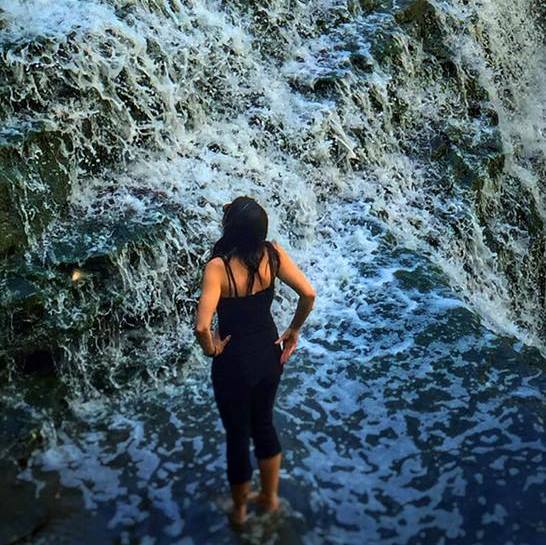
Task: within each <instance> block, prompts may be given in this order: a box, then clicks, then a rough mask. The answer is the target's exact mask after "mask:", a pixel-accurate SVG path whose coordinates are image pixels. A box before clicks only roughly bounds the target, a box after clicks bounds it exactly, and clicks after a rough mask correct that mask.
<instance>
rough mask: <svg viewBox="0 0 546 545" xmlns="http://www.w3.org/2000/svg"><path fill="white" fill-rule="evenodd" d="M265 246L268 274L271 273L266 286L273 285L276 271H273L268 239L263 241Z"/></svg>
mask: <svg viewBox="0 0 546 545" xmlns="http://www.w3.org/2000/svg"><path fill="white" fill-rule="evenodd" d="M265 246H266V248H267V259H268V262H269V274H270V275H271V279H270V281H269V286H268V287H271V286H272V285H273V283H274V282H275V277H276V271H275V268H274V267H273V258H272V256H273V250H272V248H271V242H269V240H266V241H265Z"/></svg>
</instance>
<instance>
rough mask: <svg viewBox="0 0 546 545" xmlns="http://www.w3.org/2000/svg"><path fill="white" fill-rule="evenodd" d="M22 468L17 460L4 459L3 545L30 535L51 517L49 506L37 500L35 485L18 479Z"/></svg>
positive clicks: (0, 470) (0, 471) (0, 489)
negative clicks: (17, 463)
mask: <svg viewBox="0 0 546 545" xmlns="http://www.w3.org/2000/svg"><path fill="white" fill-rule="evenodd" d="M19 470H20V468H19V467H18V466H17V465H16V464H15V463H13V462H11V461H7V460H1V459H0V475H2V486H0V504H1V505H2V512H1V513H0V545H11V544H14V543H18V542H20V541H21V540H23V539H25V538H30V537H31V536H33V534H35V533H36V532H38V531H39V530H40V529H41V528H43V527H44V526H45V525H46V524H47V523H48V521H49V519H50V516H49V509H48V507H47V505H46V504H45V503H44V502H42V501H37V499H36V494H35V485H34V484H33V483H30V482H27V481H21V480H17V478H16V475H17V473H18V471H19Z"/></svg>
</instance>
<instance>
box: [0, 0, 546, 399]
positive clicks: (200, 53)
mask: <svg viewBox="0 0 546 545" xmlns="http://www.w3.org/2000/svg"><path fill="white" fill-rule="evenodd" d="M372 4H373V5H372ZM524 4H525V6H523V7H524V8H525V9H521V6H518V7H516V6H514V5H513V4H512V3H510V2H508V1H506V2H505V1H502V2H493V1H484V2H481V3H480V5H479V6H471V5H467V4H466V3H465V2H462V1H459V0H452V1H451V0H450V1H443V2H441V1H430V2H428V1H419V2H412V1H405V2H378V3H375V4H374V3H371V4H370V7H368V8H363V7H360V6H359V5H357V4H355V3H353V2H338V1H315V2H308V3H305V4H304V3H300V2H293V3H290V4H289V5H287V4H285V3H283V2H274V3H267V6H265V5H264V6H263V7H261V6H260V4H259V3H257V4H252V5H249V4H247V3H245V2H232V3H229V4H228V3H225V2H205V1H196V2H192V3H191V4H188V5H183V4H181V3H179V2H174V1H173V2H152V1H149V2H147V1H139V2H125V1H112V2H98V1H94V2H85V3H84V2H79V1H76V0H63V1H61V2H55V3H50V2H37V1H30V2H20V1H16V0H11V1H6V2H4V4H3V10H4V11H3V21H4V28H3V33H4V34H3V39H2V42H3V44H4V45H3V63H4V70H5V71H7V72H8V73H9V74H10V75H11V77H12V80H13V81H16V82H17V85H15V86H12V87H11V88H10V93H9V101H6V100H5V99H6V96H4V98H3V103H5V111H4V114H3V124H4V125H5V126H6V127H7V128H9V127H13V128H17V127H19V128H20V127H22V126H24V125H25V124H28V123H31V124H34V125H36V124H39V126H41V127H44V130H45V131H47V133H50V132H51V133H53V132H56V133H57V132H60V133H61V134H62V135H63V137H64V138H65V139H66V140H68V141H69V142H70V144H71V149H67V150H65V152H64V154H65V161H66V165H67V168H69V172H70V180H71V189H70V193H69V208H70V214H69V215H68V216H63V217H61V218H60V219H59V220H58V221H57V222H53V223H52V224H51V225H50V226H49V228H48V229H46V230H45V231H44V232H43V233H42V234H41V237H38V240H37V242H36V244H35V245H34V246H33V247H32V248H31V249H29V250H28V251H27V259H29V260H30V259H35V257H36V256H39V258H40V259H42V260H43V263H48V259H52V258H51V255H52V250H51V241H52V240H63V239H69V238H70V236H71V230H73V229H76V230H77V229H80V227H79V222H80V221H81V219H82V218H85V219H86V220H87V221H88V222H89V223H91V224H92V223H94V222H97V221H98V222H110V223H109V224H110V225H111V224H113V223H115V222H116V221H120V219H121V218H126V217H130V218H131V220H132V221H135V222H136V223H141V224H142V225H144V226H146V225H150V226H154V228H155V227H157V225H158V224H161V222H162V221H164V222H166V225H167V227H166V228H165V229H164V230H163V231H161V230H158V235H157V237H158V238H157V239H156V240H155V241H154V242H153V243H147V244H146V245H145V247H141V246H138V245H137V246H136V247H133V246H131V245H129V247H128V248H126V249H125V250H123V251H121V252H120V253H117V254H115V256H114V257H113V258H112V261H113V265H114V269H115V270H117V271H118V275H117V278H116V280H115V281H114V282H112V283H111V284H109V285H108V286H107V288H105V287H104V286H103V285H101V284H96V285H95V284H94V283H93V282H88V283H87V284H85V285H84V286H83V287H82V288H81V298H80V299H79V300H74V299H72V298H71V296H68V295H67V293H66V292H65V291H59V292H58V293H57V294H55V293H52V296H51V298H50V299H49V300H48V302H47V312H48V313H49V314H50V315H53V316H58V317H59V318H58V320H59V323H60V324H61V326H62V327H61V329H65V330H66V332H67V333H66V336H65V337H63V336H62V335H61V337H60V340H59V344H60V346H62V347H63V349H64V351H63V353H64V358H63V359H64V372H65V374H66V375H67V377H68V376H72V377H73V379H74V381H73V382H74V384H75V385H79V387H81V388H82V389H86V390H90V389H92V385H93V379H92V377H93V375H97V376H100V375H103V376H104V374H103V371H106V373H105V375H106V376H108V382H109V384H110V385H111V386H114V387H119V388H120V389H121V388H122V387H123V384H124V383H125V381H127V380H131V379H132V380H134V379H135V377H144V376H146V377H147V376H148V375H151V376H152V377H159V376H163V374H164V373H166V374H167V375H169V374H172V373H174V372H175V371H173V369H174V368H175V367H174V366H173V365H170V363H166V362H172V361H176V358H177V357H179V356H180V354H182V353H184V350H185V349H187V347H188V346H190V345H191V344H192V342H193V339H192V337H191V319H192V310H193V305H194V303H195V297H196V289H197V287H198V283H199V274H200V270H201V268H202V264H203V259H204V254H205V252H206V250H207V249H208V248H210V246H211V244H212V242H213V241H214V240H215V239H216V238H217V237H218V236H219V223H220V214H221V205H222V204H223V203H224V202H226V201H228V200H230V199H232V198H233V197H234V196H236V195H237V194H241V193H247V194H250V195H253V196H254V197H256V198H257V199H258V200H259V201H260V202H262V203H264V205H266V207H267V209H268V212H269V214H270V220H271V226H270V233H269V235H270V237H271V238H277V239H279V240H280V241H281V242H283V243H285V244H286V245H287V246H288V247H290V248H292V249H293V251H294V252H295V253H296V255H298V256H300V257H301V259H302V260H303V259H304V256H305V252H306V251H307V250H306V248H309V246H310V245H313V246H319V247H320V245H321V244H324V242H323V241H321V240H318V239H314V238H313V237H314V232H315V228H316V226H317V222H319V221H320V222H326V224H328V223H329V222H331V221H333V220H332V219H331V218H329V217H328V212H327V211H328V208H329V207H330V206H331V205H333V204H334V203H338V202H343V200H344V199H352V200H357V201H358V200H360V201H363V202H370V205H371V206H370V213H371V214H372V215H374V216H376V217H378V218H380V219H381V220H382V221H383V222H384V224H385V225H386V226H388V228H389V230H390V231H391V232H392V233H394V234H395V235H396V236H397V237H398V239H399V240H400V241H401V243H402V244H404V245H406V246H408V247H412V248H416V249H418V250H419V251H421V252H424V253H425V254H427V255H430V256H431V257H432V259H433V260H434V261H435V262H436V263H438V264H439V265H440V266H441V267H442V269H443V270H444V272H445V273H447V275H448V276H449V278H450V279H451V280H452V282H453V285H454V286H455V287H456V288H457V289H459V290H460V292H461V294H462V296H463V297H464V298H465V299H466V300H468V301H469V302H470V303H471V304H472V306H473V307H474V308H475V309H476V310H477V311H478V312H479V313H480V315H481V316H482V317H483V318H484V319H485V320H486V322H487V323H488V324H489V326H490V327H492V328H493V329H496V330H497V331H499V332H504V333H508V334H511V335H514V336H516V337H518V338H519V339H521V340H523V341H524V342H526V343H529V344H531V345H535V346H538V347H539V348H540V349H541V350H544V344H543V341H542V339H541V332H542V328H543V327H544V311H543V307H542V303H543V296H544V270H543V264H542V261H541V260H542V257H543V256H542V255H541V254H540V250H541V249H543V236H542V229H543V219H544V203H543V195H544V192H543V190H542V189H543V188H542V187H541V179H542V178H541V177H543V175H544V164H545V162H544V141H545V140H544V109H543V104H544V100H543V99H544V87H543V86H542V82H541V79H540V73H541V72H540V68H541V66H543V64H544V58H545V57H544V45H543V43H542V42H541V36H542V34H541V32H540V30H539V28H538V27H537V25H536V24H535V21H534V20H533V15H532V13H533V12H532V10H531V7H532V3H531V2H530V0H529V1H527V0H526V1H525V2H524ZM527 8H528V9H527ZM393 16H394V17H393ZM23 21H24V23H23ZM427 36H428V37H427ZM516 52H517V55H516V54H515V53H516ZM492 112H494V113H495V114H496V116H498V126H496V120H493V117H494V116H493V117H492ZM438 135H440V136H441V137H442V138H443V137H444V136H446V135H447V137H446V138H447V139H448V140H449V146H451V147H450V149H451V152H450V153H452V156H450V157H449V159H448V160H446V161H444V162H442V161H441V160H440V159H438V157H437V156H435V155H434V154H435V153H436V154H439V155H440V156H441V155H442V151H441V149H442V144H438V143H437V142H436V139H437V138H438ZM440 139H441V138H440ZM438 149H440V151H439V152H438ZM431 150H432V151H431ZM483 150H485V151H483ZM480 154H481V155H480ZM502 156H504V157H505V160H504V161H505V164H504V170H502V168H499V167H498V166H497V167H496V170H495V169H494V168H493V167H494V161H495V160H497V161H498V160H499V157H502ZM450 161H451V163H450ZM453 164H455V166H454V167H453ZM446 165H447V166H446ZM491 165H493V167H492V166H491ZM457 169H459V170H457ZM465 169H466V170H465ZM494 170H495V171H494ZM467 171H468V172H470V173H471V175H472V176H473V178H472V179H473V180H474V182H472V183H473V184H474V185H473V186H472V187H470V186H469V184H467V183H466V182H464V181H463V182H461V181H460V180H461V179H462V178H464V176H466V175H467V174H468V172H467ZM493 171H494V172H493ZM461 172H463V174H464V176H463V175H461ZM475 180H478V182H479V183H478V182H475ZM465 184H466V185H465ZM531 201H532V203H533V206H534V214H533V213H529V215H528V216H526V217H523V218H522V217H519V216H518V217H512V212H514V214H516V215H517V212H518V211H519V210H520V209H521V210H525V209H526V206H527V204H528V203H529V202H531ZM510 203H512V204H513V205H514V206H513V207H511V206H510ZM169 206H171V207H174V208H176V210H177V211H178V215H177V216H176V217H173V216H172V215H169V214H167V213H166V208H167V207H169ZM508 207H510V208H508ZM21 208H22V209H24V208H25V202H24V200H21ZM122 221H123V220H122ZM336 221H338V220H336ZM533 222H534V223H533ZM531 224H532V225H531ZM332 227H333V228H334V229H335V225H332ZM144 228H145V229H146V227H144ZM93 236H95V237H96V240H95V241H94V242H93V243H94V245H95V247H97V248H108V247H109V246H108V245H109V244H110V239H111V236H112V233H111V232H109V231H108V229H106V230H104V231H103V232H101V233H99V234H96V233H94V234H92V235H91V237H93ZM299 250H301V253H298V251H299ZM531 250H532V253H530V252H531ZM339 251H340V252H342V248H340V250H339ZM53 261H54V259H53ZM320 270H321V269H320V268H316V269H314V270H313V271H310V275H311V276H312V278H313V280H314V281H315V283H316V284H317V285H318V287H319V291H320V293H322V298H323V300H324V301H327V300H328V298H330V297H334V293H335V290H336V289H337V288H336V286H335V285H333V284H332V283H331V282H329V274H330V273H328V271H323V272H322V273H320V274H319V272H318V271H320ZM105 289H106V290H107V292H108V294H109V295H108V300H109V302H108V304H107V305H104V304H102V305H101V304H100V298H101V294H103V292H104V290H105ZM279 301H280V303H281V308H282V311H281V313H280V316H281V319H283V317H286V316H287V314H286V313H287V312H288V308H289V304H288V303H289V302H293V300H292V299H291V294H290V293H288V292H287V291H283V290H281V297H280V299H279ZM326 308H327V307H325V308H324V312H323V313H321V312H320V307H319V312H317V313H316V317H315V318H314V319H315V320H317V321H319V322H320V321H321V320H324V319H325V318H324V317H325V315H326V314H327V311H326ZM83 309H86V311H89V314H88V316H91V318H89V317H88V318H86V319H87V321H88V324H89V325H88V327H86V328H84V329H83V331H82V332H81V334H78V335H77V337H76V338H75V335H74V333H73V331H74V329H75V328H76V327H77V324H78V321H81V320H82V316H85V315H86V314H85V311H83ZM89 309H93V310H92V311H91V310H89ZM135 321H136V322H138V325H139V328H138V329H136V330H133V331H131V329H130V328H129V329H127V328H126V327H124V325H123V324H124V323H127V324H130V323H133V322H135ZM120 324H121V325H120ZM97 355H98V356H99V357H97ZM92 361H93V363H91V362H92ZM135 361H136V362H138V361H142V362H146V363H142V364H138V363H137V364H135ZM142 366H143V367H142ZM129 377H131V379H129ZM84 385H85V386H86V387H84Z"/></svg>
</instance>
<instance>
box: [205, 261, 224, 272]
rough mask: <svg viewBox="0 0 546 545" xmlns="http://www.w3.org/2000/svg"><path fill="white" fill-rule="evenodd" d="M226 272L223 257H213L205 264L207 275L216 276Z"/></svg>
mask: <svg viewBox="0 0 546 545" xmlns="http://www.w3.org/2000/svg"><path fill="white" fill-rule="evenodd" d="M223 270H224V262H223V260H222V258H221V257H219V256H217V257H213V258H212V259H210V260H209V261H207V263H206V264H205V273H207V274H213V275H216V274H218V273H220V272H223Z"/></svg>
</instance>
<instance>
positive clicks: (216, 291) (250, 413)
mask: <svg viewBox="0 0 546 545" xmlns="http://www.w3.org/2000/svg"><path fill="white" fill-rule="evenodd" d="M222 227H223V234H222V237H221V238H220V239H219V240H218V241H217V242H216V244H215V245H214V247H213V249H212V253H211V256H210V258H209V260H208V262H207V264H206V265H205V269H204V273H203V280H202V292H201V297H200V299H199V303H198V305H197V313H196V320H195V334H196V335H197V338H198V340H199V344H200V345H201V347H202V348H203V350H204V352H205V354H207V355H208V356H212V358H213V359H212V370H211V378H212V385H213V390H214V398H215V401H216V405H217V407H218V411H219V413H220V418H221V420H222V423H223V425H224V429H225V431H226V443H227V444H226V457H227V478H228V482H229V484H230V486H231V494H232V497H233V510H232V512H231V513H230V521H231V522H232V523H233V524H234V525H236V526H241V525H242V524H243V523H244V521H245V519H246V504H247V501H248V500H250V501H256V502H257V503H258V504H259V505H260V506H261V507H262V508H263V509H265V510H266V511H276V510H277V509H278V508H279V498H278V495H277V491H278V483H279V470H280V465H281V445H280V442H279V438H278V436H277V433H276V430H275V426H274V423H273V404H274V401H275V394H276V392H277V387H278V385H279V381H280V377H281V375H282V373H283V370H284V364H285V363H286V361H287V360H288V358H289V357H290V356H291V354H292V353H293V352H294V350H295V349H296V345H297V343H298V336H299V331H300V328H301V326H302V324H303V322H304V321H305V319H306V318H307V316H308V315H309V313H310V312H311V309H312V307H313V304H314V300H315V290H314V289H313V286H312V285H311V283H310V282H309V280H308V279H307V278H306V277H305V275H304V274H303V272H302V271H301V270H300V269H299V268H298V266H297V265H296V264H295V263H294V261H293V260H292V259H291V258H290V256H289V255H288V254H287V253H286V251H285V250H284V248H283V247H282V246H281V245H280V244H279V243H277V242H275V241H271V242H270V241H268V240H266V236H267V228H268V218H267V214H266V212H265V210H264V209H263V208H262V207H261V206H260V205H259V204H258V203H257V202H256V201H255V200H254V199H252V198H250V197H246V196H242V197H237V198H236V199H234V200H233V202H231V203H228V204H225V205H224V216H223V219H222ZM276 276H278V277H279V278H280V279H281V281H283V282H284V283H286V284H288V285H289V286H290V287H291V288H292V289H293V290H295V291H296V292H297V293H298V294H299V301H298V305H297V308H296V311H295V315H294V317H293V319H292V321H291V323H290V325H289V326H288V328H287V329H286V331H284V333H283V334H282V335H280V336H279V332H278V330H277V327H276V325H275V322H274V320H273V317H272V316H271V311H270V307H271V303H272V301H273V293H274V282H275V277H276ZM239 294H244V295H239ZM215 311H217V312H218V330H217V331H215V332H214V335H212V334H211V331H210V325H211V322H212V318H213V315H214V312H215ZM281 343H282V347H281ZM250 438H252V441H253V444H254V455H255V457H256V459H257V460H258V466H259V469H260V481H261V490H260V491H259V492H254V493H252V494H251V493H250V481H251V476H252V467H251V464H250V451H249V449H250Z"/></svg>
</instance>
